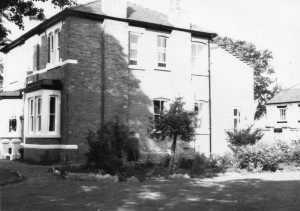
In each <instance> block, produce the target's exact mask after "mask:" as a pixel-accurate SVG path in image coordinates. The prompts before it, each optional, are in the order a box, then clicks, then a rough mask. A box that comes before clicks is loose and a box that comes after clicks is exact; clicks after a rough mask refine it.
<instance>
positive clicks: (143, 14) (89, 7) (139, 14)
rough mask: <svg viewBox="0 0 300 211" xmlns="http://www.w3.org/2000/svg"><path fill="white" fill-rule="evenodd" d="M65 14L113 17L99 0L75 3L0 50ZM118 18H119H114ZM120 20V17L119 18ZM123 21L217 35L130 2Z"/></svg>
mask: <svg viewBox="0 0 300 211" xmlns="http://www.w3.org/2000/svg"><path fill="white" fill-rule="evenodd" d="M66 16H76V17H82V18H88V19H93V20H103V19H104V18H114V17H110V16H107V15H106V14H104V12H103V11H101V0H98V1H94V2H91V3H88V4H84V5H76V6H72V7H68V8H66V9H64V10H63V11H61V12H59V13H58V14H56V15H54V16H53V17H51V18H49V19H47V20H45V21H44V22H42V23H41V24H39V25H38V26H36V27H35V28H33V29H31V30H30V31H28V32H27V33H25V34H23V35H22V36H21V37H19V38H18V39H16V40H14V41H13V42H11V43H10V44H9V45H6V46H5V47H3V48H2V49H0V51H2V52H8V51H10V50H11V49H13V48H14V47H16V46H18V45H21V44H22V43H23V42H24V41H25V40H27V39H29V38H30V37H32V36H34V35H35V34H40V33H42V32H43V31H44V30H45V29H47V28H48V27H50V26H52V25H54V24H55V23H57V22H59V21H61V20H63V19H64V18H65V17H66ZM114 19H119V18H114ZM120 20H121V19H120ZM122 20H123V21H125V22H129V23H130V24H133V25H134V24H136V25H138V26H145V27H152V28H155V29H166V30H173V29H176V30H181V31H187V32H191V33H192V34H193V35H196V36H204V37H207V38H213V37H215V36H217V34H216V33H213V32H211V31H208V30H204V29H202V28H200V27H196V26H195V25H191V27H190V29H183V28H178V27H176V26H173V25H171V24H170V23H169V22H168V16H167V15H165V14H163V13H159V12H157V11H154V10H150V9H148V8H145V7H142V6H138V5H135V4H132V3H129V2H128V3H127V17H126V19H122Z"/></svg>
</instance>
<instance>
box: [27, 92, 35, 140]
mask: <svg viewBox="0 0 300 211" xmlns="http://www.w3.org/2000/svg"><path fill="white" fill-rule="evenodd" d="M34 102H35V100H34V97H31V98H29V99H28V117H29V118H28V133H30V134H33V133H34V131H35V113H34V111H35V103H34Z"/></svg>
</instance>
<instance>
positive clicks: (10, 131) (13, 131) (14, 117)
mask: <svg viewBox="0 0 300 211" xmlns="http://www.w3.org/2000/svg"><path fill="white" fill-rule="evenodd" d="M12 120H15V121H16V128H15V130H11V128H10V124H11V122H12ZM8 121H9V122H8V133H16V132H17V131H18V120H17V117H16V116H11V117H10V118H9V120H8Z"/></svg>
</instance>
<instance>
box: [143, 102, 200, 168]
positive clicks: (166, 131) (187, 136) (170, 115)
mask: <svg viewBox="0 0 300 211" xmlns="http://www.w3.org/2000/svg"><path fill="white" fill-rule="evenodd" d="M184 104H185V103H184V102H183V101H182V98H176V99H175V101H174V102H173V103H172V104H171V105H170V109H169V110H162V111H161V112H160V116H159V117H158V118H154V117H150V123H151V124H150V126H149V128H148V133H149V135H150V137H151V138H157V139H160V140H162V141H164V140H165V139H166V137H170V138H172V139H173V141H172V146H171V160H170V163H169V170H170V171H172V170H174V163H175V152H176V144H177V138H180V140H182V141H185V142H190V141H192V140H193V139H194V136H195V127H196V123H197V118H196V112H194V111H188V110H185V109H184V108H183V106H184Z"/></svg>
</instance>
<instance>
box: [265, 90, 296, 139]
mask: <svg viewBox="0 0 300 211" xmlns="http://www.w3.org/2000/svg"><path fill="white" fill-rule="evenodd" d="M266 109H267V116H266V129H265V130H264V133H265V137H264V139H268V140H269V141H274V140H282V141H287V142H290V141H293V140H299V139H300V85H299V84H298V85H296V86H293V87H291V88H289V89H285V90H282V91H280V92H279V93H278V94H277V95H275V96H274V97H273V98H272V99H271V100H269V101H268V102H267V104H266Z"/></svg>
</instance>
